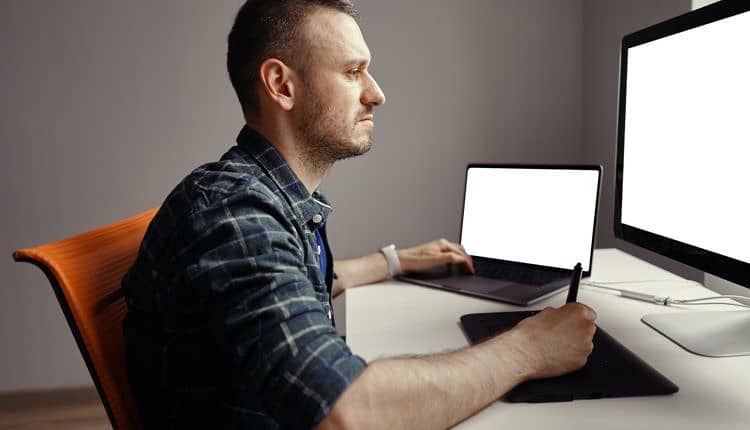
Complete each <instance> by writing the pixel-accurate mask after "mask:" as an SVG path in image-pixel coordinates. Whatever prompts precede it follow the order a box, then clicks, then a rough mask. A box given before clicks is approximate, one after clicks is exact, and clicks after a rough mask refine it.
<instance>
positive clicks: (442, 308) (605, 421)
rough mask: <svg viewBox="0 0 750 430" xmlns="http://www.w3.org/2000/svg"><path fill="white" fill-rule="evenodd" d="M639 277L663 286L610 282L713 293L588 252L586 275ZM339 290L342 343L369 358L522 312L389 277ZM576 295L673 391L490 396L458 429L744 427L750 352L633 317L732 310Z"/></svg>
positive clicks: (615, 256) (590, 291)
mask: <svg viewBox="0 0 750 430" xmlns="http://www.w3.org/2000/svg"><path fill="white" fill-rule="evenodd" d="M643 280H649V281H654V280H660V281H666V282H644V283H632V284H626V285H619V286H617V287H618V288H623V289H625V288H627V289H630V290H633V291H641V292H647V293H651V294H659V295H669V296H673V297H676V298H697V297H705V296H710V295H715V294H716V293H713V292H711V291H710V290H707V289H706V288H704V287H703V286H700V285H698V284H696V283H694V282H691V281H687V280H684V279H682V278H680V277H678V276H676V275H673V274H671V273H669V272H667V271H665V270H663V269H661V268H658V267H656V266H653V265H651V264H649V263H646V262H644V261H642V260H639V259H638V258H636V257H633V256H631V255H629V254H626V253H624V252H622V251H619V250H616V249H598V250H596V251H595V253H594V263H593V274H592V277H591V279H590V281H592V282H596V281H599V282H608V281H609V282H611V281H618V282H619V281H643ZM345 294H346V295H345V297H344V299H345V301H346V331H347V343H348V344H349V346H350V347H351V349H352V351H354V352H355V353H357V354H359V355H361V356H362V357H364V358H365V359H366V360H368V361H370V360H375V359H377V358H382V357H389V356H394V355H403V354H426V353H436V352H440V351H446V350H451V349H456V348H461V347H465V346H466V345H468V342H467V340H466V338H465V337H464V335H463V332H462V331H461V327H460V326H459V324H458V320H459V317H460V316H461V315H464V314H467V313H476V312H500V311H511V310H521V309H526V308H519V307H517V306H513V305H508V304H503V303H498V302H492V301H488V300H482V299H477V298H473V297H469V296H465V295H460V294H455V293H450V292H445V291H440V290H434V289H430V288H425V287H420V286H416V285H410V284H406V283H402V282H397V281H392V282H383V283H379V284H374V285H368V286H362V287H358V288H353V289H351V290H348V291H346V293H345ZM564 301H565V293H564V292H561V293H560V294H556V295H554V296H553V297H550V298H548V299H546V300H545V301H543V302H540V303H537V304H536V305H534V306H531V307H530V309H539V308H543V307H545V306H560V305H561V304H562V303H563V302H564ZM579 301H580V302H582V303H585V304H587V305H589V306H591V307H592V308H593V309H594V310H596V311H597V313H598V318H597V325H599V326H600V327H602V328H604V329H605V330H607V332H609V333H610V334H611V335H612V336H614V337H615V338H616V339H618V340H619V341H620V342H621V343H622V344H624V345H625V346H626V347H628V348H629V349H630V350H632V351H633V352H635V353H636V354H638V355H639V356H640V357H641V358H642V359H644V360H645V361H646V362H648V363H649V364H650V365H651V366H653V367H654V368H656V369H657V370H658V371H660V372H661V373H662V374H664V375H665V376H667V377H668V378H669V379H671V380H672V381H673V382H674V383H676V384H677V385H678V386H679V387H680V391H679V392H678V393H676V394H674V395H671V396H653V397H634V398H620V399H599V400H577V401H573V402H562V403H545V404H523V403H506V402H503V401H498V402H495V403H493V404H491V405H490V406H489V407H487V408H486V409H485V410H483V411H482V412H480V413H479V414H477V415H475V416H473V417H471V418H469V419H468V420H466V421H464V422H463V423H462V424H460V425H459V426H458V428H461V429H464V428H466V429H496V428H499V427H500V426H502V428H549V429H555V430H557V429H565V428H571V429H573V428H574V429H600V428H607V429H651V428H653V429H672V428H674V429H678V428H679V429H705V428H714V429H722V430H723V429H740V428H742V429H747V428H750V357H730V358H707V357H701V356H697V355H693V354H691V353H689V352H687V351H685V350H683V349H682V348H681V347H679V346H678V345H676V344H674V343H672V342H671V341H670V340H668V339H667V338H665V337H663V336H661V335H659V334H658V333H656V332H655V331H653V330H652V329H651V328H649V327H648V326H646V325H645V324H643V323H642V322H641V321H640V318H641V317H642V316H643V315H645V314H649V313H665V312H696V311H700V310H714V309H726V310H737V309H738V308H736V307H730V306H705V307H703V306H701V307H700V309H699V310H695V309H694V308H695V307H693V308H692V309H691V308H687V307H686V308H682V309H679V308H674V307H664V306H659V305H655V304H649V303H646V302H639V301H635V300H629V299H625V298H622V297H618V296H616V295H613V294H610V293H608V292H604V291H602V290H595V289H594V288H586V287H582V288H581V290H580V293H579ZM749 335H750V334H749Z"/></svg>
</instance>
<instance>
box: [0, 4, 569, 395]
mask: <svg viewBox="0 0 750 430" xmlns="http://www.w3.org/2000/svg"><path fill="white" fill-rule="evenodd" d="M240 3H241V1H240V0H223V1H211V2H207V1H200V0H191V1H185V0H181V1H177V0H171V1H167V0H162V1H158V2H153V1H144V0H140V1H130V2H115V1H112V0H106V1H105V0H101V1H85V0H70V1H67V2H44V3H42V2H27V1H22V0H5V1H3V2H2V3H0V56H1V58H2V61H1V62H0V100H2V105H1V107H0V142H1V144H0V151H2V152H0V181H1V183H2V184H3V187H1V188H0V201H2V202H4V206H3V210H2V212H0V250H2V251H3V252H4V255H5V258H0V279H2V281H1V282H0V391H9V390H19V389H30V388H54V387H62V386H75V385H86V384H89V383H90V379H89V377H88V374H87V372H86V370H85V368H84V366H83V362H82V360H81V358H80V355H79V353H78V351H77V349H76V347H75V345H74V342H73V338H72V336H71V335H70V334H69V332H68V329H67V327H66V323H65V321H64V319H63V317H62V314H61V312H60V310H59V308H58V306H57V303H56V302H55V299H54V297H53V295H52V293H51V291H50V288H49V286H48V284H47V281H46V279H45V278H44V277H43V275H42V274H41V272H39V271H38V270H37V269H35V268H33V267H31V266H29V265H19V264H14V263H12V262H11V259H10V252H11V251H12V250H13V249H16V248H19V247H23V246H29V245H36V244H40V243H44V242H47V241H50V240H53V239H59V238H62V237H65V236H68V235H71V234H74V233H77V232H81V231H85V230H88V229H91V228H93V227H96V226H99V225H102V224H105V223H109V222H112V221H114V220H117V219H120V218H124V217H126V216H128V215H131V214H134V213H136V212H139V211H141V210H144V209H146V208H149V207H152V206H156V205H158V204H159V203H160V202H161V201H162V199H163V197H164V196H165V195H166V193H167V192H168V191H169V190H170V189H171V188H172V186H173V185H174V184H175V183H176V182H177V181H179V180H180V179H181V178H182V177H183V176H184V175H185V174H187V173H188V172H189V171H190V170H191V169H192V168H193V167H195V166H196V165H198V164H200V163H202V162H205V161H210V160H213V159H216V158H217V157H218V156H219V155H220V154H221V153H222V152H223V151H224V150H225V149H226V148H228V147H229V146H230V145H231V144H232V143H233V139H234V137H235V134H236V132H237V130H238V129H239V127H240V125H241V116H240V114H239V109H238V107H237V104H236V102H235V100H234V96H233V93H232V90H231V87H230V85H229V82H228V79H227V78H226V73H225V71H224V58H225V49H226V48H225V38H226V34H227V32H228V30H229V27H230V25H231V21H232V18H233V17H234V13H235V12H236V10H237V8H238V6H239V4H240ZM358 5H359V7H360V9H361V11H362V15H363V17H364V30H365V37H366V38H367V40H368V42H369V44H370V48H371V49H372V51H373V54H374V64H373V67H374V73H375V76H376V78H377V79H378V80H379V82H380V84H381V85H382V87H383V89H384V90H385V93H386V95H387V97H388V102H387V104H386V106H385V107H383V108H382V109H380V110H379V112H378V113H376V117H377V126H376V146H375V148H374V149H373V150H372V151H371V152H370V153H369V154H367V155H366V156H364V157H362V158H361V159H357V160H349V161H346V162H343V163H341V164H340V165H337V166H335V168H334V171H333V173H332V175H331V176H330V177H329V178H328V180H327V181H326V182H324V184H323V187H322V189H323V191H324V192H326V193H327V194H328V196H329V197H330V198H331V199H332V200H333V201H334V203H335V207H336V210H335V212H334V215H333V218H331V223H332V225H331V240H332V242H333V244H334V245H333V246H334V251H335V253H336V255H337V256H338V257H352V256H356V255H359V254H362V253H366V252H372V251H375V250H377V249H378V248H379V247H380V246H382V245H384V244H386V243H388V242H391V241H393V242H395V243H397V244H399V245H402V246H407V245H412V244H415V243H418V242H422V241H426V240H429V239H432V238H435V237H437V236H446V237H448V238H451V239H456V236H457V234H458V221H459V216H460V201H461V193H462V187H463V185H462V177H463V170H464V167H465V164H466V163H467V162H470V161H485V162H499V161H506V162H508V161H510V162H575V161H577V160H579V159H580V158H581V156H582V153H581V150H582V148H581V141H582V137H581V130H582V107H581V105H582V94H583V89H582V87H581V82H582V76H583V73H582V67H583V58H582V50H583V46H582V43H581V41H582V38H583V33H582V32H583V27H584V26H583V22H582V20H583V16H584V14H583V11H582V7H581V6H582V0H568V1H559V0H503V1H498V0H474V1H462V2H453V1H435V0H413V1H403V0H400V1H396V0H360V1H359V2H358Z"/></svg>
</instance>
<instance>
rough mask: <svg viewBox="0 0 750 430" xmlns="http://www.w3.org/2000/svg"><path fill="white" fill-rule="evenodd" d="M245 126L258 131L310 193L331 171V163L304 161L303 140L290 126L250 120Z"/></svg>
mask: <svg viewBox="0 0 750 430" xmlns="http://www.w3.org/2000/svg"><path fill="white" fill-rule="evenodd" d="M247 126H248V127H250V128H252V129H253V130H255V131H257V132H258V133H260V134H261V135H262V136H263V137H264V138H265V139H266V140H267V141H268V142H269V143H270V144H271V146H273V147H274V148H275V149H276V150H277V151H278V152H279V154H281V157H282V158H283V159H284V161H286V164H287V165H289V168H290V169H291V170H292V172H294V174H295V175H297V178H299V180H300V182H302V184H303V185H304V186H305V188H306V189H307V191H308V192H309V193H310V194H312V193H313V192H314V191H315V190H317V189H318V187H319V186H320V184H321V182H323V179H325V177H326V176H328V173H329V172H330V171H331V167H332V166H333V163H327V164H326V165H323V166H320V165H313V163H309V162H305V157H304V156H303V154H302V153H301V152H300V150H299V148H300V147H301V145H303V142H302V141H301V140H300V138H299V137H298V136H297V135H296V133H294V131H293V128H292V127H288V126H274V125H268V124H259V123H257V122H250V121H247Z"/></svg>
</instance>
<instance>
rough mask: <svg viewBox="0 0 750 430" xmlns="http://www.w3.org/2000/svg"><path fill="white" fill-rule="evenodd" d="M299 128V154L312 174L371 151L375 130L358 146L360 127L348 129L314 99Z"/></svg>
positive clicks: (317, 99) (367, 133) (333, 113)
mask: <svg viewBox="0 0 750 430" xmlns="http://www.w3.org/2000/svg"><path fill="white" fill-rule="evenodd" d="M311 99H312V102H311V103H310V104H309V105H307V106H305V108H304V110H303V113H302V119H301V121H300V125H299V129H298V132H299V136H300V143H299V144H298V148H297V149H298V151H299V154H300V160H301V161H302V163H303V165H305V167H306V168H307V169H308V170H310V171H313V172H321V171H325V170H326V169H328V168H329V167H331V165H332V164H333V163H334V162H336V161H339V160H344V159H347V158H352V157H357V156H359V155H363V154H365V153H367V152H368V151H369V150H370V149H371V148H372V130H367V131H366V132H365V133H366V139H364V140H363V141H360V142H356V141H355V140H354V139H355V138H356V137H357V136H356V133H355V131H356V130H355V128H356V127H357V126H358V124H357V123H354V124H352V125H351V126H348V128H347V125H346V124H341V123H340V122H339V121H337V120H336V115H335V111H334V110H333V109H332V108H330V107H326V106H323V104H322V103H321V102H320V99H319V97H315V96H313V97H311Z"/></svg>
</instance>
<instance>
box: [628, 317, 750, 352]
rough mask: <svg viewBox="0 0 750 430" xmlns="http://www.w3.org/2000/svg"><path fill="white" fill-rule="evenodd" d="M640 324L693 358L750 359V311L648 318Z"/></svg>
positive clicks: (644, 318) (642, 319)
mask: <svg viewBox="0 0 750 430" xmlns="http://www.w3.org/2000/svg"><path fill="white" fill-rule="evenodd" d="M641 321H643V322H644V323H646V325H648V326H650V327H651V328H653V329H654V330H656V331H658V332H659V333H661V334H663V335H664V336H666V337H667V338H669V339H670V340H671V341H673V342H674V343H676V344H678V345H680V346H681V347H683V348H685V349H686V350H688V351H690V352H692V353H694V354H698V355H704V356H706V357H734V356H739V355H750V311H700V312H679V313H669V314H649V315H644V316H643V318H641Z"/></svg>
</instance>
